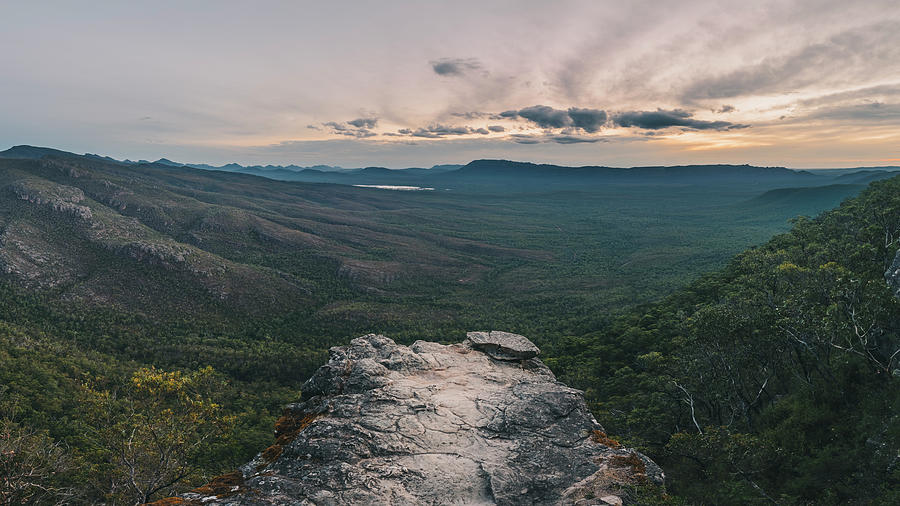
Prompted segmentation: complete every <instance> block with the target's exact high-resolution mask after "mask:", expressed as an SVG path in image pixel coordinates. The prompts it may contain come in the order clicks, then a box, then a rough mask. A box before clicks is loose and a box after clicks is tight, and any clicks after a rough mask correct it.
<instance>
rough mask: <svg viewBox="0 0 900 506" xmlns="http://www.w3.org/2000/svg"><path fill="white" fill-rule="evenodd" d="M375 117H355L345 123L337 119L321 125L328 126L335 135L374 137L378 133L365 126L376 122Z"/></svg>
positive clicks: (373, 124)
mask: <svg viewBox="0 0 900 506" xmlns="http://www.w3.org/2000/svg"><path fill="white" fill-rule="evenodd" d="M377 121H378V120H377V119H373V120H368V119H362V118H361V119H355V120H353V121H349V122H347V123H342V122H337V121H327V122H325V123H322V126H324V127H328V128H330V129H331V133H333V134H337V135H345V136H348V137H358V138H366V137H374V136H375V135H378V134H377V133H375V132H373V131H372V130H370V129H369V128H366V126H372V127H374V126H375V123H377Z"/></svg>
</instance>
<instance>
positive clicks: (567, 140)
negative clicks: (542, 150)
mask: <svg viewBox="0 0 900 506" xmlns="http://www.w3.org/2000/svg"><path fill="white" fill-rule="evenodd" d="M548 140H550V141H552V142H555V143H557V144H581V143H584V142H598V141H600V140H601V139H600V138H599V137H579V136H576V135H554V136H551V137H549V138H548Z"/></svg>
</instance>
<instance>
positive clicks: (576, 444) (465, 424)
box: [177, 332, 663, 505]
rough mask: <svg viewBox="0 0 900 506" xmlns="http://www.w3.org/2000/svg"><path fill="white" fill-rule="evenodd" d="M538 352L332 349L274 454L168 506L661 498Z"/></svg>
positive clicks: (514, 341)
mask: <svg viewBox="0 0 900 506" xmlns="http://www.w3.org/2000/svg"><path fill="white" fill-rule="evenodd" d="M482 350H483V351H482ZM538 351H539V350H538V349H537V347H536V346H534V344H532V343H531V342H530V341H529V340H528V339H526V338H524V337H522V336H518V335H515V334H509V333H505V332H476V333H470V334H469V337H468V339H466V341H464V342H462V343H459V344H453V345H441V344H437V343H431V342H424V341H417V342H415V343H414V344H413V345H411V346H409V347H407V346H402V345H398V344H396V343H394V341H392V340H391V339H388V338H387V337H384V336H380V335H374V334H370V335H367V336H363V337H360V338H357V339H354V340H353V341H352V342H351V343H350V344H349V345H348V346H342V347H335V348H332V349H331V350H330V354H331V358H330V360H329V362H328V363H327V364H326V365H324V366H322V367H321V368H320V369H319V370H318V371H317V372H316V373H315V374H314V375H313V376H312V377H311V378H310V379H309V380H308V381H307V382H306V384H305V385H304V387H303V397H304V399H305V400H303V402H300V403H297V404H292V405H290V406H288V407H287V409H286V410H285V413H284V416H282V418H281V419H280V420H279V421H278V423H277V425H276V438H277V439H276V443H275V444H274V445H272V446H271V447H269V448H268V449H266V450H265V451H264V452H262V453H261V454H259V455H258V456H257V457H256V459H254V460H253V461H252V462H250V463H249V464H247V465H245V466H244V467H243V468H242V469H241V470H240V471H239V472H236V473H231V474H229V475H225V476H224V477H220V478H219V479H216V480H213V482H211V483H210V484H209V485H207V486H206V487H201V488H200V489H197V490H195V491H194V492H192V493H188V494H185V495H184V496H182V497H181V498H179V499H177V501H180V502H182V503H196V504H218V505H237V504H242V505H269V504H310V505H312V504H315V505H338V504H367V505H368V504H385V505H387V504H390V505H404V504H408V505H413V504H502V505H526V504H578V505H588V504H622V503H623V501H624V503H625V504H627V503H628V501H629V496H628V491H629V490H630V489H631V487H632V486H634V485H640V484H661V483H662V481H663V473H662V471H661V470H660V468H659V467H658V466H657V465H656V464H654V463H653V462H652V461H651V460H650V459H648V458H647V457H645V456H643V455H641V454H640V453H637V452H635V451H632V450H628V449H626V448H622V447H621V446H620V445H619V444H618V443H617V442H615V441H614V440H612V439H609V438H608V437H607V436H606V434H604V432H603V428H602V427H601V426H600V425H599V424H598V423H597V422H596V420H594V417H593V416H592V415H591V414H590V412H589V411H588V409H587V406H586V405H585V402H584V397H583V394H582V392H581V391H579V390H575V389H572V388H569V387H567V386H565V385H563V384H562V383H560V382H558V381H556V378H555V377H554V375H553V373H552V372H551V371H550V370H549V369H548V368H547V367H546V366H545V365H544V364H543V363H542V362H541V361H540V360H538V359H537V358H534V357H535V355H536V354H537V353H538ZM220 485H221V486H220Z"/></svg>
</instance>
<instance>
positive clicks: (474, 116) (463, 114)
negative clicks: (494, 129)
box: [450, 111, 491, 119]
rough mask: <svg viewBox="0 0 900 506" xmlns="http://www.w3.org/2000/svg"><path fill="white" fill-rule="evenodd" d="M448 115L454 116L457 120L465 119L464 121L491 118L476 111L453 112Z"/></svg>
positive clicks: (484, 113) (488, 114)
mask: <svg viewBox="0 0 900 506" xmlns="http://www.w3.org/2000/svg"><path fill="white" fill-rule="evenodd" d="M450 115H451V116H455V117H457V118H465V119H479V118H484V117H486V116H491V114H490V113H486V112H478V111H471V112H453V113H450Z"/></svg>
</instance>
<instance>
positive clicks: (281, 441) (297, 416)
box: [257, 409, 322, 470]
mask: <svg viewBox="0 0 900 506" xmlns="http://www.w3.org/2000/svg"><path fill="white" fill-rule="evenodd" d="M320 416H322V415H320V414H302V413H298V412H296V411H293V410H290V409H286V410H284V412H283V413H282V415H281V418H279V419H278V420H276V421H275V444H273V445H272V446H270V447H268V448H266V449H265V450H263V452H262V458H263V461H264V464H262V465H260V466H259V468H258V469H262V468H263V467H265V465H266V464H271V463H272V462H275V460H277V459H278V457H280V456H281V452H282V451H284V447H285V446H287V445H288V444H290V442H291V441H293V440H294V439H296V438H297V436H298V435H299V434H300V431H302V430H303V429H305V428H307V427H309V425H310V424H311V423H313V422H314V421H315V420H316V419H317V418H319V417H320ZM258 469H257V470H258Z"/></svg>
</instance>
